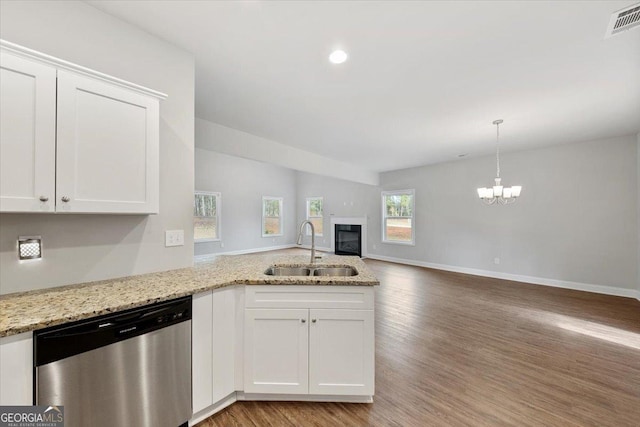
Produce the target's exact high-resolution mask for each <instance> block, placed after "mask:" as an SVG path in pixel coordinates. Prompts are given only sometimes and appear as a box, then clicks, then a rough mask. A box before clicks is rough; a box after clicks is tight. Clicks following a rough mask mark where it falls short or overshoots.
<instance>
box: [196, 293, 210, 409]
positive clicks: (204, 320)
mask: <svg viewBox="0 0 640 427" xmlns="http://www.w3.org/2000/svg"><path fill="white" fill-rule="evenodd" d="M212 304H213V301H212V296H211V291H209V292H204V293H201V294H198V295H194V296H193V302H192V310H193V317H192V319H191V368H192V372H191V375H192V380H191V386H192V396H193V400H192V404H193V412H194V413H197V412H199V411H202V410H203V409H205V408H207V407H209V406H211V405H212V404H213V364H212V359H213V331H212V326H213V325H212V314H213V305H212Z"/></svg>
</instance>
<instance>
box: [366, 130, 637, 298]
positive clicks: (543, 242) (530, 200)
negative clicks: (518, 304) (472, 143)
mask: <svg viewBox="0 0 640 427" xmlns="http://www.w3.org/2000/svg"><path fill="white" fill-rule="evenodd" d="M637 144H638V142H637V140H636V136H635V135H633V136H627V137H619V138H612V139H606V140H598V141H591V142H582V143H577V144H567V145H561V146H554V147H549V148H543V149H537V150H531V151H524V152H518V153H509V154H505V155H503V156H501V157H502V162H501V175H502V177H503V184H505V185H517V184H519V185H522V186H523V190H522V196H521V198H520V199H519V200H518V201H517V202H516V203H515V204H513V205H509V206H485V205H483V204H482V203H481V202H480V201H479V200H478V199H477V195H476V188H477V187H484V186H487V185H491V184H492V182H493V177H494V174H495V158H494V157H484V158H477V159H468V160H463V161H458V162H452V163H444V164H438V165H433V166H426V167H419V168H413V169H406V170H399V171H393V172H388V173H384V174H382V175H381V186H382V187H383V188H384V189H386V190H391V189H405V188H415V189H416V207H415V210H416V214H415V215H416V245H415V246H399V245H391V244H381V243H380V233H378V232H375V231H373V232H372V234H371V235H370V236H369V242H370V244H371V245H373V244H377V245H379V249H378V250H376V251H373V252H375V253H377V254H379V255H383V256H387V257H394V258H401V259H406V260H414V261H422V262H427V263H433V264H440V265H443V266H453V267H464V268H467V269H475V270H479V271H485V272H495V273H497V274H500V273H509V274H514V275H520V276H530V277H534V278H536V277H537V278H544V279H552V280H553V279H555V280H557V281H561V282H578V283H582V284H593V285H596V286H602V287H603V288H602V289H600V290H606V289H609V290H610V291H611V292H612V293H618V294H624V295H627V296H631V295H633V293H634V289H635V288H636V286H637V280H638V250H639V249H638V227H639V221H638V217H637V215H638V214H637V210H638V207H637V206H638V205H637V204H638V181H637V178H636V176H637V163H638V157H637ZM496 257H499V258H500V264H499V265H495V264H494V258H496ZM593 289H594V290H596V289H597V288H593Z"/></svg>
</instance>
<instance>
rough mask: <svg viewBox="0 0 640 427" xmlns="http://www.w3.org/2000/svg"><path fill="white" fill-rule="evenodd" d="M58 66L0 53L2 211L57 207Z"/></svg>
mask: <svg viewBox="0 0 640 427" xmlns="http://www.w3.org/2000/svg"><path fill="white" fill-rule="evenodd" d="M55 138H56V69H55V68H54V67H51V66H48V65H45V64H40V63H37V62H33V61H30V60H27V59H23V58H20V57H17V56H14V55H11V54H9V53H6V52H2V53H0V212H53V211H54V209H55V156H56V154H55V150H56V139H55Z"/></svg>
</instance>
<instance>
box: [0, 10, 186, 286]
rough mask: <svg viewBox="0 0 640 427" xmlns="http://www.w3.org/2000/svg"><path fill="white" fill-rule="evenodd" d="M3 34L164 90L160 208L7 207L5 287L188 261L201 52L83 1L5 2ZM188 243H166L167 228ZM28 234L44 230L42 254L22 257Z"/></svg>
mask: <svg viewBox="0 0 640 427" xmlns="http://www.w3.org/2000/svg"><path fill="white" fill-rule="evenodd" d="M0 19H1V21H0V37H2V38H3V39H5V40H8V41H11V42H14V43H18V44H21V45H24V46H26V47H29V48H32V49H35V50H38V51H41V52H44V53H47V54H50V55H53V56H56V57H59V58H62V59H65V60H68V61H71V62H75V63H77V64H80V65H83V66H86V67H89V68H93V69H95V70H98V71H101V72H104V73H107V74H111V75H113V76H116V77H119V78H122V79H125V80H129V81H131V82H134V83H137V84H141V85H143V86H147V87H150V88H152V89H156V90H159V91H161V92H165V93H167V94H168V95H169V97H168V99H166V100H165V101H162V102H161V103H160V174H161V175H160V214H159V215H155V216H142V215H126V216H116V215H53V214H0V224H1V227H0V292H1V293H9V292H16V291H25V290H30V289H37V288H46V287H53V286H59V285H65V284H70V283H78V282H85V281H93V280H100V279H106V278H113V277H121V276H127V275H133V274H141V273H146V272H152V271H161V270H169V269H174V268H180V267H186V266H190V265H192V262H193V230H192V225H191V224H192V213H193V199H192V197H193V196H192V195H193V173H194V168H193V151H194V59H193V57H192V56H191V55H190V54H187V53H186V52H184V51H181V50H179V49H177V48H176V47H174V46H172V45H170V44H168V43H166V42H164V41H161V40H159V39H157V38H155V37H152V36H150V35H149V34H147V33H145V32H143V31H140V30H138V29H136V28H135V27H132V26H131V25H129V24H126V23H124V22H122V21H119V20H117V19H115V18H113V17H111V16H109V15H107V14H104V13H103V12H100V11H98V10H97V9H95V8H93V7H91V6H89V5H87V4H85V3H82V2H66V1H55V2H53V1H43V2H27V1H24V2H6V1H3V2H1V3H0ZM166 229H184V230H185V245H184V246H182V247H174V248H165V247H164V230H166ZM19 235H42V237H43V259H42V260H41V261H36V262H27V263H22V264H21V263H19V262H18V259H17V255H16V239H17V237H18V236H19Z"/></svg>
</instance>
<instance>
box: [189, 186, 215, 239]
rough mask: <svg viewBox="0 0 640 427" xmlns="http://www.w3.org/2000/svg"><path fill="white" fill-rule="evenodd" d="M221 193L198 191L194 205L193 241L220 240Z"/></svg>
mask: <svg viewBox="0 0 640 427" xmlns="http://www.w3.org/2000/svg"><path fill="white" fill-rule="evenodd" d="M220 198H221V196H220V193H210V192H207V191H196V193H195V199H194V203H193V239H194V240H195V241H196V242H210V241H214V240H220Z"/></svg>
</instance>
